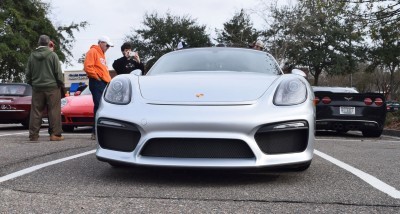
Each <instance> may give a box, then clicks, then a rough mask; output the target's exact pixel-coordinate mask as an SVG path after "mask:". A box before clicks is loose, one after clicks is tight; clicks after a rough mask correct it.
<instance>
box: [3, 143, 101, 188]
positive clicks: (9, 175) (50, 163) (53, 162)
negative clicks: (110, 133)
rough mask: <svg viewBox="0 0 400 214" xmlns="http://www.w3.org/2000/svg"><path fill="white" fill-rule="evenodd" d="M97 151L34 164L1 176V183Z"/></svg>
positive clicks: (93, 151)
mask: <svg viewBox="0 0 400 214" xmlns="http://www.w3.org/2000/svg"><path fill="white" fill-rule="evenodd" d="M95 152H96V150H91V151H88V152H84V153H81V154H77V155H73V156H70V157H66V158H61V159H58V160H54V161H50V162H47V163H43V164H39V165H36V166H32V167H29V168H26V169H23V170H20V171H17V172H14V173H11V174H8V175H5V176H3V177H0V183H2V182H4V181H8V180H10V179H13V178H16V177H19V176H23V175H26V174H29V173H31V172H34V171H37V170H39V169H41V168H44V167H48V166H51V165H54V164H58V163H61V162H64V161H68V160H72V159H75V158H79V157H82V156H85V155H89V154H93V153H95Z"/></svg>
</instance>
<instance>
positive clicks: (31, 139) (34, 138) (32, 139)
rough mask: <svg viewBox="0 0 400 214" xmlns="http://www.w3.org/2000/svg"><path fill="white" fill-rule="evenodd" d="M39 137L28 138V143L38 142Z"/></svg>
mask: <svg viewBox="0 0 400 214" xmlns="http://www.w3.org/2000/svg"><path fill="white" fill-rule="evenodd" d="M38 140H39V137H29V141H38Z"/></svg>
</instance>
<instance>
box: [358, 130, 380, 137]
mask: <svg viewBox="0 0 400 214" xmlns="http://www.w3.org/2000/svg"><path fill="white" fill-rule="evenodd" d="M382 132H383V130H364V131H362V135H363V136H364V137H380V136H381V135H382Z"/></svg>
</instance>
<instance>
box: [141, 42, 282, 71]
mask: <svg viewBox="0 0 400 214" xmlns="http://www.w3.org/2000/svg"><path fill="white" fill-rule="evenodd" d="M191 71H213V72H223V71H235V72H256V73H266V74H274V75H279V74H281V70H280V69H279V66H278V64H277V63H276V61H275V59H274V58H273V57H272V56H271V55H270V54H267V53H265V52H262V51H255V50H251V49H240V48H217V47H213V48H198V49H186V50H180V51H175V52H171V53H169V54H166V55H164V56H163V57H161V58H160V59H159V60H158V61H157V62H156V64H155V65H154V66H153V67H152V68H151V70H150V71H149V73H148V75H155V74H162V73H168V72H191Z"/></svg>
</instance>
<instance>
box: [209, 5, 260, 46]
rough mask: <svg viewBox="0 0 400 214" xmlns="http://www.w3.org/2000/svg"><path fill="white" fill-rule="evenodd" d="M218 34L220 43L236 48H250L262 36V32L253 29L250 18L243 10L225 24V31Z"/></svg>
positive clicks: (219, 31)
mask: <svg viewBox="0 0 400 214" xmlns="http://www.w3.org/2000/svg"><path fill="white" fill-rule="evenodd" d="M216 32H217V34H218V36H217V39H216V40H217V42H218V43H222V44H225V45H227V46H235V47H248V46H249V44H251V43H253V42H254V41H256V40H257V38H258V37H259V35H260V32H258V31H257V30H256V29H255V28H253V23H252V22H251V21H250V16H249V15H248V14H246V13H245V12H244V10H243V9H242V10H240V12H238V13H236V14H235V15H234V16H233V18H232V19H231V20H229V21H228V22H226V23H224V29H223V30H216Z"/></svg>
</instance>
